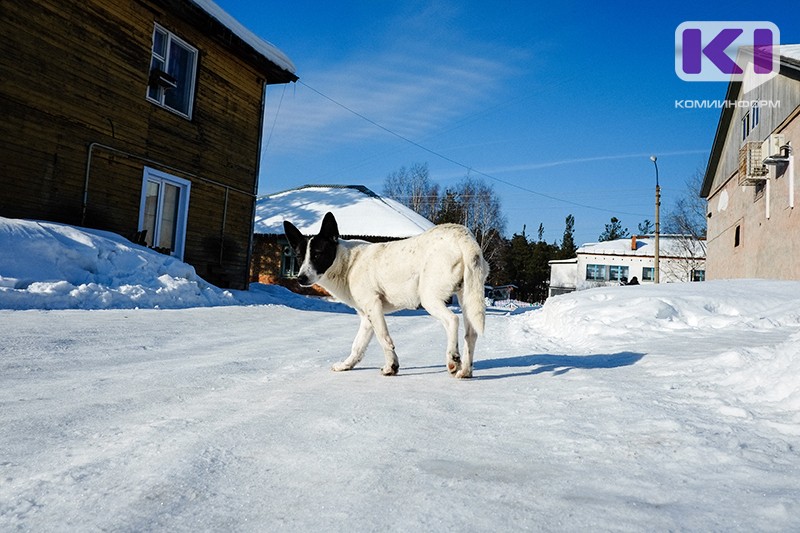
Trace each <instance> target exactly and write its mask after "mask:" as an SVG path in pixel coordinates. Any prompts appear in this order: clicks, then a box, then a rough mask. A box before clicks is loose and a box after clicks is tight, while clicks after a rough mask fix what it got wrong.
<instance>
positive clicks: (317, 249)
mask: <svg viewBox="0 0 800 533" xmlns="http://www.w3.org/2000/svg"><path fill="white" fill-rule="evenodd" d="M308 248H309V254H310V257H309V260H310V261H311V264H312V265H313V266H314V270H315V271H317V273H319V274H323V273H325V271H326V270H328V269H329V268H330V266H331V265H332V264H333V261H334V260H335V259H336V242H334V241H333V240H331V239H325V238H321V237H312V238H311V244H310V246H309V247H308Z"/></svg>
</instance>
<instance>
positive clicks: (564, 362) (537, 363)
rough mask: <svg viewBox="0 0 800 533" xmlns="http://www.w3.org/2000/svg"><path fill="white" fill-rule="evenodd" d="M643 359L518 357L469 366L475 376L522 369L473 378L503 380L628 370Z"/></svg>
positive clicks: (625, 356)
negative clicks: (589, 371)
mask: <svg viewBox="0 0 800 533" xmlns="http://www.w3.org/2000/svg"><path fill="white" fill-rule="evenodd" d="M642 357H644V354H643V353H636V352H619V353H615V354H592V355H547V354H545V355H520V356H516V357H501V358H498V359H483V360H480V359H479V360H477V361H475V363H474V364H473V368H474V370H475V372H481V371H483V370H497V369H524V370H520V371H517V372H508V373H504V374H490V375H482V374H477V375H473V379H477V380H486V379H503V378H511V377H518V376H532V375H536V374H545V373H550V374H552V375H553V376H561V375H563V374H566V373H567V372H569V371H570V370H575V369H583V370H592V369H601V368H605V369H608V368H620V367H623V366H631V365H634V364H636V363H637V362H639V360H641V359H642Z"/></svg>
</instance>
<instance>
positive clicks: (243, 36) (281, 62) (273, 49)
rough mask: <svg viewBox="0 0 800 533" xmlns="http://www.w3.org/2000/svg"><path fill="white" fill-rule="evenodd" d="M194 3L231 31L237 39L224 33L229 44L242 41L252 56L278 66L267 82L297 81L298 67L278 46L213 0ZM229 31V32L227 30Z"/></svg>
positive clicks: (195, 1) (193, 1)
mask: <svg viewBox="0 0 800 533" xmlns="http://www.w3.org/2000/svg"><path fill="white" fill-rule="evenodd" d="M190 2H191V3H192V4H194V5H195V6H197V7H198V8H200V9H201V10H202V11H203V12H204V13H205V14H206V15H207V16H208V17H210V18H211V19H213V20H214V21H216V23H218V24H220V25H221V26H222V27H223V28H225V29H226V30H227V31H229V32H230V33H231V35H232V36H234V37H235V38H236V39H230V37H228V36H226V35H223V36H222V38H223V40H224V41H225V42H226V43H228V44H229V45H231V44H233V43H232V41H233V40H238V41H240V43H241V44H243V45H244V47H243V48H245V49H247V52H249V53H250V54H249V55H251V56H253V57H254V58H255V59H257V60H259V59H260V60H261V61H260V62H263V60H267V61H268V62H269V63H271V64H273V65H275V66H277V67H278V69H276V71H275V72H274V76H273V78H270V79H268V80H267V83H286V82H287V81H296V80H297V75H296V69H295V66H294V63H292V61H291V59H289V57H288V56H287V55H286V54H284V53H283V52H282V51H281V50H279V49H278V47H277V46H275V45H274V44H272V43H270V42H269V41H266V40H264V39H262V38H261V37H259V36H257V35H256V34H255V33H253V32H252V31H250V30H249V29H247V28H246V27H245V26H244V25H243V24H242V23H241V22H239V21H238V20H236V19H235V18H233V17H232V16H231V15H229V14H228V13H227V12H226V11H225V10H223V9H222V8H221V7H219V6H218V5H217V4H216V3H214V2H213V1H212V0H190ZM225 33H227V32H225Z"/></svg>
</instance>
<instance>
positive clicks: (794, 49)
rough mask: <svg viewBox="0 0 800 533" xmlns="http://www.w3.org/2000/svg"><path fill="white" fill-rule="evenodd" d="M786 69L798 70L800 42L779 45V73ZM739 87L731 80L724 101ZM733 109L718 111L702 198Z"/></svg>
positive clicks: (707, 191)
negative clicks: (717, 120)
mask: <svg viewBox="0 0 800 533" xmlns="http://www.w3.org/2000/svg"><path fill="white" fill-rule="evenodd" d="M787 69H789V70H792V71H795V72H800V44H784V45H781V47H780V74H781V75H783V74H786V72H787ZM741 88H742V82H741V81H731V82H730V83H729V84H728V89H727V91H726V93H725V101H726V102H730V101H732V100H736V97H737V96H738V95H739V92H740V91H741ZM734 111H736V108H735V106H725V107H723V108H722V113H720V117H719V122H718V123H717V131H716V133H715V134H714V143H713V144H712V145H711V154H710V155H709V156H708V164H707V165H706V172H705V175H704V176H703V184H702V186H701V187H700V196H701V197H703V198H708V196H709V195H710V194H711V187H712V185H713V182H714V176H715V175H716V173H717V167H718V166H719V163H720V160H721V159H722V150H723V148H724V147H725V139H726V138H727V135H728V128H730V125H731V121H732V120H733V114H734Z"/></svg>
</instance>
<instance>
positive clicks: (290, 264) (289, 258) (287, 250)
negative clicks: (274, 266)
mask: <svg viewBox="0 0 800 533" xmlns="http://www.w3.org/2000/svg"><path fill="white" fill-rule="evenodd" d="M298 269H299V266H298V264H297V257H296V256H295V255H294V252H293V251H292V247H291V246H284V247H283V255H282V256H281V277H283V278H296V277H297V271H298Z"/></svg>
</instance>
